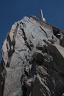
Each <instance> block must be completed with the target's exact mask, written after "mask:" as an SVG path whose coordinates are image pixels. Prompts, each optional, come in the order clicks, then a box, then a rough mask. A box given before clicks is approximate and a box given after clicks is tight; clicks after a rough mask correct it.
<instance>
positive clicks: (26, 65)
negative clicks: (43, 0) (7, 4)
mask: <svg viewBox="0 0 64 96" xmlns="http://www.w3.org/2000/svg"><path fill="white" fill-rule="evenodd" d="M62 36H63V34H62V33H61V30H60V29H58V28H55V27H54V26H51V25H50V24H47V23H46V22H44V21H42V20H39V19H37V18H36V17H34V16H31V17H24V18H23V19H22V20H20V21H18V22H16V23H15V24H14V25H12V28H11V30H10V32H9V33H8V34H7V36H6V39H5V41H4V43H3V46H2V63H1V67H0V68H1V69H2V70H1V72H0V77H1V78H0V89H1V91H0V94H1V95H0V96H62V95H63V93H64V47H63V41H62V40H63V39H60V38H62ZM61 41H62V43H61Z"/></svg>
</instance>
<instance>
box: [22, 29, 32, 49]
mask: <svg viewBox="0 0 64 96" xmlns="http://www.w3.org/2000/svg"><path fill="white" fill-rule="evenodd" d="M21 30H22V32H23V36H24V37H23V38H24V41H25V43H26V46H27V47H28V48H29V50H31V47H30V45H29V43H28V42H27V37H26V35H25V32H24V29H23V28H22V29H21Z"/></svg>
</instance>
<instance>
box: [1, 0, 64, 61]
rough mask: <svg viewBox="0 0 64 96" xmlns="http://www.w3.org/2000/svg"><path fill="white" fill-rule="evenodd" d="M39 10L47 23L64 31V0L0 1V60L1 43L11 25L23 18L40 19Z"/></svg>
mask: <svg viewBox="0 0 64 96" xmlns="http://www.w3.org/2000/svg"><path fill="white" fill-rule="evenodd" d="M40 9H42V10H43V13H44V17H45V18H46V21H47V22H48V23H50V24H52V25H54V26H56V27H59V28H60V29H64V0H0V60H1V47H2V43H3V41H4V39H5V37H6V34H7V32H9V30H10V28H11V25H12V24H14V22H16V21H18V20H21V19H22V18H23V17H24V16H31V15H35V16H36V17H38V18H40Z"/></svg>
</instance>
